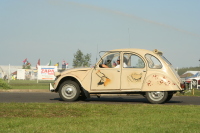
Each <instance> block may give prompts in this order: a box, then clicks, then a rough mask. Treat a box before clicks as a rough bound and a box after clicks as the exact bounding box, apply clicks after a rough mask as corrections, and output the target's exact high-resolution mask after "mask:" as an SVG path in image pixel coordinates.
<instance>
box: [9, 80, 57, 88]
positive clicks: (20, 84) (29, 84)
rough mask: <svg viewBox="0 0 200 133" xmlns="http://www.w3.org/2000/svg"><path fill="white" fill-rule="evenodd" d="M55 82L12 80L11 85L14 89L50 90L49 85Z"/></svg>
mask: <svg viewBox="0 0 200 133" xmlns="http://www.w3.org/2000/svg"><path fill="white" fill-rule="evenodd" d="M53 82H54V81H52V80H51V81H49V80H47V81H45V80H43V81H41V80H40V81H38V83H37V80H11V81H10V82H9V85H10V86H11V87H12V89H49V83H53Z"/></svg>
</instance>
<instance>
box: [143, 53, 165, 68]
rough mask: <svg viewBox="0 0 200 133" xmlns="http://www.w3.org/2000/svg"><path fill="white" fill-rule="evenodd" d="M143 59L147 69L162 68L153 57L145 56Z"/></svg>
mask: <svg viewBox="0 0 200 133" xmlns="http://www.w3.org/2000/svg"><path fill="white" fill-rule="evenodd" d="M145 57H146V59H147V62H148V66H149V68H152V69H161V68H162V64H161V63H160V61H159V60H158V59H157V58H156V57H155V56H153V55H150V54H146V55H145Z"/></svg>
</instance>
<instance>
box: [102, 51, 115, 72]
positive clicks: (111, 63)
mask: <svg viewBox="0 0 200 133" xmlns="http://www.w3.org/2000/svg"><path fill="white" fill-rule="evenodd" d="M118 59H119V52H117V53H110V54H108V55H107V56H105V57H103V60H102V61H101V63H100V64H105V65H107V66H108V67H109V68H114V67H115V66H116V64H117V60H118Z"/></svg>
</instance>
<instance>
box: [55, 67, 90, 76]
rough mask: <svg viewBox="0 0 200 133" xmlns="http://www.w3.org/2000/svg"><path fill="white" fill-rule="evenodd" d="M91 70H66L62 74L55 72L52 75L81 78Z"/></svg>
mask: <svg viewBox="0 0 200 133" xmlns="http://www.w3.org/2000/svg"><path fill="white" fill-rule="evenodd" d="M91 69H92V68H73V69H67V70H65V71H63V72H55V73H54V75H55V76H56V77H57V76H62V75H67V74H70V75H76V76H81V75H82V76H83V75H85V73H87V72H88V71H89V70H91Z"/></svg>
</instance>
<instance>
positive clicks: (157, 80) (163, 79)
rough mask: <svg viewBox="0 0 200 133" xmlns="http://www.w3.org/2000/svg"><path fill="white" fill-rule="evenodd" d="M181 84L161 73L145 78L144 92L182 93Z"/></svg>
mask: <svg viewBox="0 0 200 133" xmlns="http://www.w3.org/2000/svg"><path fill="white" fill-rule="evenodd" d="M180 90H181V88H180V83H176V82H175V81H173V80H172V79H171V78H169V77H168V76H166V75H163V74H160V73H154V74H150V75H148V76H147V77H146V78H145V81H144V84H143V87H142V91H180Z"/></svg>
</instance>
